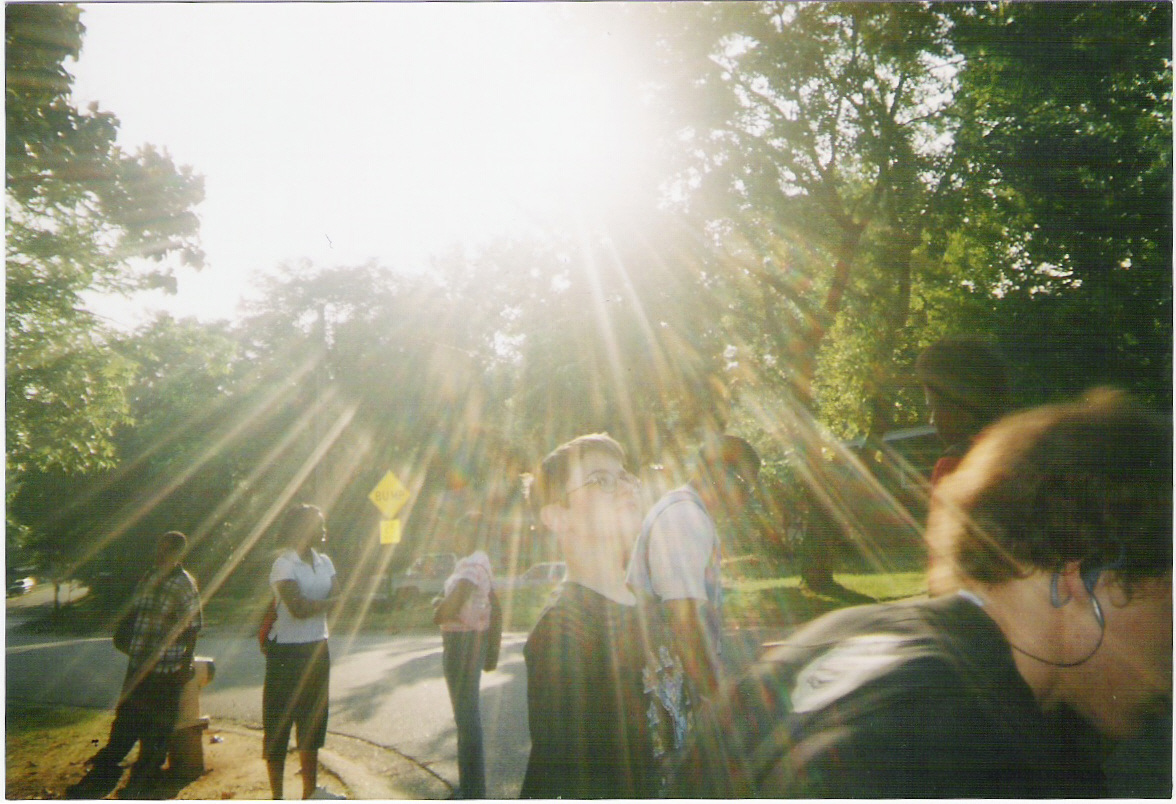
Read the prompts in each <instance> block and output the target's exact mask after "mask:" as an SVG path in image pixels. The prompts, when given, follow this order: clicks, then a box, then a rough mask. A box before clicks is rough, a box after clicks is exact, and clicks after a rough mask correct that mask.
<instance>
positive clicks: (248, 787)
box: [4, 701, 345, 800]
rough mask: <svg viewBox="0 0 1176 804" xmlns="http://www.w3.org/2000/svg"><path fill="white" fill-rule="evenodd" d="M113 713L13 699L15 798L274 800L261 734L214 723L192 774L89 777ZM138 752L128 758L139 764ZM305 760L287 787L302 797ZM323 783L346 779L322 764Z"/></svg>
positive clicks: (338, 785)
mask: <svg viewBox="0 0 1176 804" xmlns="http://www.w3.org/2000/svg"><path fill="white" fill-rule="evenodd" d="M112 717H113V716H112V714H111V713H110V712H103V711H95V710H90V709H75V708H69V707H46V706H37V705H31V704H28V705H26V704H20V703H14V702H11V701H10V702H8V706H7V710H6V712H5V725H6V733H5V746H4V758H5V782H4V794H5V798H7V799H9V800H20V799H64V798H87V799H93V798H107V799H120V798H139V799H155V800H158V799H187V800H191V799H202V800H210V799H211V800H216V799H266V798H269V797H270V791H269V781H268V779H267V778H266V771H265V763H264V762H263V761H262V759H261V732H260V731H259V730H254V729H249V728H246V727H243V726H236V725H218V724H214V726H213V727H212V728H210V729H209V730H208V731H206V732H205V733H204V735H203V738H202V741H203V751H204V767H205V772H204V774H202V775H201V776H199V777H197V778H195V779H191V780H184V779H173V778H170V777H169V775H168V774H166V773H165V775H164V778H163V779H162V780H160V781H159V782H157V783H154V784H152V785H150V786H146V787H140V788H135V789H131V788H128V787H127V780H128V776H129V772H124V773H123V774H122V776H121V777H120V778H119V779H117V780H113V781H109V780H103V782H102V783H101V784H95V783H93V782H94V780H92V779H91V780H90V782H88V783H87V785H84V786H82V787H80V788H79V787H77V785H78V784H79V782H82V781H83V780H84V779H86V778H87V773H86V767H85V762H86V760H87V759H89V758H90V757H92V756H93V755H94V752H96V751H97V750H98V749H99V748H100V747H102V746H103V745H104V744H105V743H106V738H107V736H108V734H109V732H110V724H111V720H112ZM135 750H137V749H132V751H131V754H130V755H129V756H128V758H127V764H128V765H129V763H130V762H131V761H133V759H134V756H135ZM297 774H298V760H297V758H296V757H291V758H290V761H288V762H287V763H286V783H285V788H286V790H285V792H286V795H287V797H297V796H298V795H299V794H300V793H301V791H302V781H301V779H300V778H299V777H298V775H297ZM319 783H320V784H322V785H323V786H325V787H328V788H330V789H331V790H334V791H337V792H345V791H344V787H343V784H342V782H341V781H340V780H339V779H337V778H336V777H334V776H333V775H332V774H330V773H328V772H327V771H326V770H325V769H323V768H320V769H319Z"/></svg>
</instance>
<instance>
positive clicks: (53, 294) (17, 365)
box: [4, 3, 203, 490]
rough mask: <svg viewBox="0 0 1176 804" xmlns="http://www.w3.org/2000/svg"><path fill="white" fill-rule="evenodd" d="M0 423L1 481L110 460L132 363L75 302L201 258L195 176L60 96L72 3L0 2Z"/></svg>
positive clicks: (65, 81)
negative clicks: (129, 147) (0, 411)
mask: <svg viewBox="0 0 1176 804" xmlns="http://www.w3.org/2000/svg"><path fill="white" fill-rule="evenodd" d="M4 14H5V122H6V159H5V169H6V175H5V178H6V184H5V211H6V213H7V228H6V250H5V257H6V269H7V273H6V282H5V290H6V298H5V312H6V319H5V320H6V330H5V332H6V364H5V369H6V379H7V386H6V393H5V403H6V426H7V433H8V451H7V462H6V465H7V473H8V475H7V476H8V487H9V489H10V490H11V489H14V488H18V487H19V485H20V478H21V475H22V473H23V472H25V471H28V470H30V469H33V468H37V469H62V470H65V471H69V472H80V471H87V470H91V469H94V468H99V467H104V466H110V465H112V463H113V462H114V460H115V453H114V447H113V443H112V440H111V439H112V435H113V433H114V432H115V430H116V429H117V428H118V427H119V426H120V425H123V424H125V423H127V422H128V421H129V418H128V417H129V411H128V407H127V401H126V399H125V398H124V396H123V393H122V389H123V388H124V387H125V386H126V385H127V382H128V380H129V378H130V377H131V375H132V372H133V366H132V365H131V364H130V363H128V362H127V361H126V360H124V359H122V358H120V357H119V356H118V355H116V354H114V353H113V352H112V351H111V350H110V349H109V344H110V337H111V336H110V333H109V332H108V331H107V329H106V328H105V327H104V326H103V325H102V323H101V322H100V321H99V320H98V319H97V318H96V317H95V316H94V315H93V314H91V313H89V312H88V311H87V310H86V309H85V306H84V303H83V300H82V293H83V292H85V291H100V292H131V291H133V290H135V289H137V288H142V287H168V286H172V285H174V279H173V278H172V276H171V268H170V267H169V264H168V262H167V259H168V258H169V257H170V256H173V255H174V256H176V257H178V258H179V259H180V260H182V261H183V262H185V263H186V264H190V265H196V266H199V265H200V263H201V260H202V259H203V255H202V253H201V251H200V248H199V246H198V244H197V241H196V233H197V229H198V220H197V218H196V216H195V215H194V213H193V212H192V207H193V206H194V205H196V204H197V203H199V201H200V200H201V199H202V197H203V181H202V179H201V178H199V177H198V176H195V175H194V174H193V173H192V171H191V170H190V169H188V168H177V167H176V166H175V165H174V163H173V162H172V160H171V158H170V157H169V156H168V155H167V153H166V152H161V151H158V150H156V149H155V148H153V147H151V146H145V147H143V148H141V149H140V150H139V151H137V152H136V153H135V154H126V153H124V152H123V151H122V149H121V148H119V146H117V145H116V144H115V137H116V135H117V132H118V125H119V124H118V119H117V118H116V117H115V116H114V115H113V114H111V113H109V112H103V111H99V110H98V108H97V106H96V105H93V106H91V108H90V109H89V110H88V111H86V112H81V111H79V110H77V109H76V108H74V107H73V105H72V104H71V102H70V86H71V84H72V80H73V79H72V76H71V75H70V74H69V72H68V71H67V70H66V68H65V61H66V59H68V58H76V57H77V55H78V53H79V52H80V50H81V46H82V37H83V35H84V32H85V28H84V26H83V25H82V24H81V20H80V17H81V12H80V10H79V9H78V8H77V7H76V6H72V5H50V4H39V3H37V4H20V3H12V4H9V5H6V6H5V9H4Z"/></svg>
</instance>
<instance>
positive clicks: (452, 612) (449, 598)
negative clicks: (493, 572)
mask: <svg viewBox="0 0 1176 804" xmlns="http://www.w3.org/2000/svg"><path fill="white" fill-rule="evenodd" d="M477 588H478V587H476V586H474V584H473V582H471V581H467V580H466V579H464V578H462V579H461V580H459V581H458V582H457V583H455V584H454V585H453V588H452V589H450V590H449V594H447V595H446V596H445V597H444V598H443V599H442V600H441V602H440V603H438V604H437V608H436V609H435V610H434V611H433V624H434V625H441V623H445V622H449V621H450V620H456V619H457V617H458V615H459V614H461V607H462V606H464V605H465V603H466V601H467V600H469V597H470V595H471V594H473V593H474V592H475V591H476V590H477Z"/></svg>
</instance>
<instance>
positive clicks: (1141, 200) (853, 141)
mask: <svg viewBox="0 0 1176 804" xmlns="http://www.w3.org/2000/svg"><path fill="white" fill-rule="evenodd" d="M6 21H7V23H8V25H7V30H6V38H7V44H8V49H7V56H6V58H7V64H6V68H7V77H8V89H7V93H8V95H7V99H8V105H7V117H8V120H7V123H8V131H9V137H8V174H7V177H8V191H7V195H6V203H7V208H8V211H9V224H8V246H7V249H8V250H7V257H8V275H7V289H8V295H7V302H6V304H7V312H8V318H7V337H8V352H7V379H8V388H7V405H8V414H7V416H8V420H7V427H8V434H9V457H8V477H9V500H8V503H9V504H8V520H9V522H10V524H11V525H14V526H15V527H10V533H14V534H17V535H18V536H19V538H21V539H23V540H24V541H25V542H26V543H28V544H29V545H31V546H33V547H34V548H35V549H36V550H38V551H40V553H41V555H42V556H43V558H44V559H45V561H44V563H46V564H48V563H50V562H52V563H53V564H54V566H55V567H57V568H58V569H57V570H56V571H60V572H71V573H75V574H77V573H89V574H90V576H93V577H98V575H100V573H101V572H102V571H103V569H102V568H103V566H109V564H110V557H112V556H116V555H129V554H131V553H132V552H133V551H134V550H135V549H136V545H137V544H139V543H140V542H141V539H142V538H143V537H144V536H146V535H152V534H153V533H154V532H156V531H158V530H159V529H160V528H179V529H181V530H184V531H185V532H188V533H189V535H190V536H192V537H193V542H194V543H195V551H194V561H195V563H196V565H197V566H198V567H199V568H200V572H201V575H202V585H203V586H204V587H205V588H206V589H209V590H211V591H213V592H215V591H216V589H217V588H219V586H220V584H222V583H229V582H232V580H233V573H234V572H235V571H236V570H237V569H238V568H244V569H249V568H250V567H251V566H252V567H253V569H254V570H256V569H258V567H261V565H262V564H263V563H264V551H262V550H260V548H261V546H262V545H265V544H266V543H267V542H266V539H267V538H268V536H267V534H268V526H269V524H270V522H271V521H272V519H273V518H274V516H276V514H277V513H278V512H279V511H280V510H281V508H282V507H283V506H284V505H285V504H286V503H289V502H292V501H297V500H307V501H313V502H317V503H318V504H320V505H323V506H324V507H325V508H326V509H327V510H328V514H329V519H330V529H331V531H332V532H333V533H336V534H339V537H338V538H337V539H336V540H335V542H334V543H333V545H332V551H333V552H337V553H339V554H340V557H341V558H344V559H345V560H344V561H342V562H341V563H342V564H345V565H348V566H351V567H354V568H356V570H357V573H356V577H357V578H358V580H356V581H354V589H353V591H354V592H355V593H357V594H359V593H364V592H367V591H371V589H373V588H374V586H375V585H376V584H377V583H378V578H379V577H380V576H381V575H382V574H383V573H384V572H385V571H386V570H387V569H388V568H389V567H390V566H393V565H395V564H402V563H404V562H406V560H407V559H408V558H409V557H411V554H412V552H413V551H414V550H416V549H419V548H420V547H422V546H423V545H426V544H429V543H431V540H433V539H436V538H443V536H444V533H443V531H444V522H445V520H446V517H448V516H449V515H450V514H452V513H453V512H454V511H460V510H461V509H462V508H463V507H466V506H471V505H483V506H486V507H488V508H491V509H493V510H494V511H495V512H496V513H498V514H501V516H502V517H503V521H507V520H509V521H511V522H512V523H513V524H512V525H511V526H510V527H511V528H512V529H513V531H514V532H513V542H512V545H511V547H510V548H509V550H508V553H509V555H510V556H511V559H510V560H511V562H512V565H514V564H515V563H517V562H519V561H526V560H537V559H539V558H543V557H546V556H544V555H543V553H544V551H545V550H547V549H549V546H548V545H547V544H546V543H545V542H544V541H543V537H542V536H541V535H540V534H538V533H537V532H534V531H532V530H531V529H530V523H529V521H528V520H527V519H526V517H525V514H524V513H523V511H524V506H523V501H522V495H523V485H522V483H520V482H519V481H520V475H521V474H522V473H523V472H525V471H526V470H527V469H528V468H530V467H533V466H534V465H535V463H536V461H537V460H538V459H539V458H540V457H541V456H542V455H543V454H544V453H545V452H546V451H548V450H549V449H551V448H552V447H553V446H555V445H556V444H557V443H559V442H561V441H563V440H566V439H568V438H571V437H573V436H575V435H578V434H581V433H584V432H588V431H600V430H607V431H609V432H610V433H612V434H613V435H614V436H616V437H618V438H619V439H620V440H621V441H623V442H624V443H625V444H626V445H627V448H628V449H629V451H630V456H631V458H632V463H633V464H634V466H635V467H638V468H640V469H641V471H642V472H643V474H645V475H646V476H647V478H648V479H649V480H650V481H651V485H653V486H654V487H655V488H656V487H660V486H661V485H663V484H668V483H670V482H672V481H673V479H674V478H675V476H676V475H677V470H678V469H679V468H680V467H681V466H682V465H683V464H684V463H685V462H686V461H687V460H688V459H689V456H690V454H691V452H692V451H693V449H694V448H695V447H696V446H697V444H698V443H699V442H700V440H701V439H702V438H703V437H705V436H706V435H707V434H709V433H713V432H716V431H724V430H726V431H733V432H738V433H740V434H743V435H746V436H747V437H749V438H750V439H751V440H752V441H753V443H755V444H756V446H757V447H758V448H759V449H760V451H761V453H762V454H763V455H764V456H765V457H766V458H767V459H768V470H767V472H766V473H765V475H766V478H767V484H766V485H767V486H768V487H770V489H769V490H770V493H769V494H766V495H765V499H764V500H763V503H762V505H761V506H760V510H758V511H756V512H755V516H753V517H751V518H749V525H748V527H747V528H745V530H746V531H756V532H758V533H760V534H761V535H762V536H763V539H762V540H760V541H756V540H755V538H752V539H751V540H750V541H746V542H743V544H750V545H756V546H758V548H760V549H769V546H770V545H775V547H779V546H780V544H782V536H781V534H782V533H783V532H784V531H785V530H786V529H787V528H788V527H789V524H788V523H789V522H790V521H791V520H790V517H791V515H790V513H789V508H790V507H792V508H795V509H796V510H800V509H806V510H807V509H808V508H811V507H812V506H823V507H824V509H827V510H826V513H828V514H830V515H831V516H832V517H833V518H834V520H836V521H837V522H838V523H839V526H840V527H841V528H842V529H844V530H845V531H846V532H847V533H854V534H858V536H861V534H862V533H864V532H865V531H868V530H869V529H870V527H872V525H871V523H875V524H876V523H877V522H879V521H883V520H885V521H886V522H890V523H897V524H898V525H899V526H901V527H903V528H906V529H907V531H904V533H905V532H908V531H910V529H911V528H912V527H914V525H913V524H912V523H915V521H916V520H917V512H913V510H914V508H915V507H917V501H912V499H908V498H900V499H895V497H894V495H892V494H891V493H890V492H891V491H893V489H890V490H889V491H888V490H887V489H886V488H883V484H882V483H880V481H879V480H878V478H877V477H874V474H878V476H879V477H881V474H882V473H881V472H874V473H871V472H870V471H868V470H867V468H866V464H863V463H859V462H857V458H855V457H854V455H855V454H856V453H853V454H851V453H852V450H850V449H849V448H848V447H847V445H846V443H842V442H845V441H846V440H848V439H854V438H857V437H866V436H870V437H874V438H876V437H879V436H881V435H882V434H883V433H884V432H886V431H888V430H892V429H894V428H896V427H904V426H909V425H914V424H918V423H921V422H923V421H925V416H926V410H925V403H924V400H923V398H922V394H921V392H920V389H918V387H917V385H916V384H915V383H914V381H913V379H912V376H911V366H912V365H913V362H914V359H915V356H916V355H917V353H918V352H919V351H920V350H921V349H922V348H924V347H925V346H926V345H928V344H929V343H931V342H932V341H934V340H935V339H937V338H939V337H942V336H944V335H947V334H955V333H961V332H968V333H976V334H980V335H983V336H986V337H989V338H990V339H992V340H994V341H996V342H997V344H998V345H999V346H1000V347H1001V348H1002V350H1003V351H1004V352H1005V353H1006V356H1007V357H1008V358H1009V360H1010V362H1011V363H1012V365H1013V367H1014V371H1015V374H1016V380H1017V382H1016V389H1015V390H1016V394H1017V401H1018V402H1019V403H1021V404H1030V403H1035V402H1039V401H1043V400H1046V399H1052V398H1055V397H1059V396H1064V395H1069V394H1072V393H1074V392H1076V391H1078V390H1081V389H1083V388H1085V387H1087V386H1090V385H1094V384H1097V383H1104V382H1111V383H1114V384H1117V385H1119V386H1122V387H1125V388H1126V389H1128V390H1131V391H1134V392H1136V393H1138V394H1140V395H1141V396H1143V397H1144V398H1146V399H1148V400H1150V401H1151V402H1153V403H1156V404H1157V405H1160V406H1164V405H1170V404H1171V375H1172V364H1171V354H1172V344H1171V315H1172V312H1171V299H1172V280H1171V256H1172V255H1171V224H1172V208H1171V194H1172V185H1171V178H1172V176H1171V173H1172V168H1171V66H1170V65H1171V8H1170V6H1169V5H1166V4H1159V3H1147V4H1143V3H1117V4H1102V3H1064V4H1053V3H1021V4H999V3H967V4H911V3H897V4H876V3H776V2H764V3H715V4H626V5H623V6H621V7H618V9H617V16H616V27H615V29H611V32H612V33H615V36H616V37H617V38H616V41H617V42H628V43H629V44H630V45H631V46H632V47H633V48H634V49H635V50H637V51H639V52H640V53H641V54H642V55H641V58H642V59H643V61H642V63H643V64H644V65H645V72H644V73H643V74H642V75H640V76H637V77H636V79H635V80H640V81H642V82H643V83H644V84H645V89H646V93H645V94H646V97H647V98H648V102H649V103H650V104H651V105H652V106H653V107H655V108H657V109H658V110H660V112H659V113H660V118H661V126H662V129H663V132H664V136H665V148H664V150H663V153H662V154H661V157H662V160H661V164H659V165H658V167H659V168H660V169H662V170H663V173H662V175H661V176H660V177H659V179H660V181H659V182H656V183H652V182H650V181H648V179H649V177H648V176H642V177H641V179H642V180H641V182H640V187H641V190H640V191H634V192H633V193H632V194H630V196H629V199H628V203H627V204H626V205H625V206H624V207H623V208H621V209H619V210H616V211H612V212H610V211H608V210H605V209H603V208H599V207H594V208H592V209H584V210H581V214H580V217H579V220H578V221H577V224H578V225H577V226H576V227H575V228H573V229H570V230H562V229H559V230H557V229H555V228H552V229H550V230H548V231H546V232H545V233H544V234H543V236H542V237H536V238H527V239H523V238H515V239H503V240H501V241H498V242H493V243H486V244H482V245H480V246H477V247H464V248H455V249H454V250H453V251H452V252H450V253H446V254H441V255H438V256H436V257H435V258H434V259H433V260H432V261H431V263H430V264H429V265H428V266H427V269H426V270H415V271H407V270H401V268H402V267H401V266H389V265H386V264H384V263H382V262H380V261H378V260H377V261H372V262H369V263H367V264H363V265H343V266H321V265H312V264H309V263H305V262H302V263H291V264H289V265H285V266H280V267H277V268H276V270H274V271H273V272H272V273H271V276H270V279H269V280H268V281H269V284H268V285H267V286H266V287H265V288H264V289H263V292H262V293H261V294H260V296H259V299H260V300H259V301H258V302H256V303H255V304H254V305H253V307H252V308H251V309H249V310H248V311H247V313H246V314H245V315H244V316H243V317H242V318H241V319H240V320H238V321H236V322H233V323H232V324H226V325H216V326H213V325H204V324H198V323H196V322H194V321H175V320H172V319H170V318H167V317H164V318H161V319H159V320H156V321H154V322H152V323H151V324H149V325H147V326H144V327H142V328H141V329H139V330H138V331H136V332H133V333H115V332H112V331H111V330H109V329H108V328H107V327H106V326H104V325H103V323H102V322H101V321H100V320H98V319H96V318H95V317H94V316H93V315H92V314H90V313H88V312H87V311H86V309H85V306H84V303H83V302H82V294H83V292H84V291H86V290H89V289H103V290H117V291H126V292H132V291H133V290H134V289H136V288H141V287H145V286H150V285H159V284H161V283H162V284H166V283H167V282H168V276H169V271H170V268H169V266H170V265H172V264H173V263H172V261H174V260H181V261H185V260H186V261H190V262H192V263H193V264H199V261H200V258H201V255H200V249H199V241H198V239H197V228H196V224H197V220H196V218H195V216H194V215H193V212H192V210H193V208H194V207H195V205H196V204H197V203H198V202H199V200H200V198H201V194H202V184H201V180H200V178H199V177H198V176H196V175H195V174H194V173H193V172H192V171H191V170H190V169H188V168H183V167H177V166H175V165H174V164H173V163H172V161H171V160H170V158H169V157H168V156H167V154H166V151H163V150H161V149H158V148H154V147H151V146H144V147H143V148H142V149H140V150H139V151H138V152H137V153H135V154H134V155H128V154H125V153H124V152H123V151H122V150H121V149H120V148H118V146H116V145H115V143H114V137H115V134H116V132H117V127H118V122H117V118H115V117H114V116H113V115H112V114H111V113H109V112H103V111H99V110H98V109H95V108H91V109H90V110H89V111H87V112H80V111H78V110H77V109H74V108H72V107H71V106H70V104H69V100H68V88H69V83H70V80H71V79H70V77H69V74H68V72H67V71H66V70H65V67H64V65H65V61H66V60H67V59H68V58H70V57H73V56H76V54H77V52H78V50H79V48H80V47H81V41H82V36H83V33H84V29H83V27H82V25H81V22H80V12H79V11H78V10H77V9H76V8H74V7H70V6H50V5H35V6H34V5H28V6H24V5H9V6H7V7H6ZM655 184H656V186H655ZM852 443H855V444H858V443H866V442H865V441H864V440H861V441H860V442H852ZM862 454H865V453H864V452H863V453H862ZM873 468H874V469H875V470H876V469H877V467H876V466H874V467H873ZM388 469H393V470H394V471H396V472H397V473H398V474H399V475H400V476H401V478H402V479H404V480H405V481H406V484H407V485H408V486H409V487H410V491H411V492H412V493H413V497H412V501H411V503H410V504H409V506H408V507H407V509H406V511H405V513H404V516H405V517H406V518H407V529H406V537H405V545H404V546H403V547H401V548H396V549H395V550H393V549H392V548H388V547H386V546H380V545H379V544H378V543H376V541H375V538H374V528H375V524H376V516H377V515H376V512H375V510H374V509H373V508H372V506H371V505H370V503H369V502H368V500H367V494H368V492H369V491H370V490H371V488H372V487H373V486H374V485H375V483H376V482H377V481H378V480H379V478H380V477H381V476H382V475H383V473H384V472H385V471H387V470H388ZM904 482H905V481H904ZM892 485H901V483H897V484H892ZM916 485H917V484H916ZM65 500H68V501H69V502H70V504H68V505H66V504H63V501H65ZM912 512H913V513H912ZM745 524H748V523H745ZM13 538H15V537H12V536H10V543H11V542H12V539H13ZM855 545H856V548H857V549H859V550H861V551H862V552H863V553H869V554H870V555H871V557H872V559H873V560H878V561H884V560H885V551H884V550H880V549H879V548H878V545H877V544H874V545H872V546H871V545H869V544H867V543H866V542H865V541H864V540H861V541H858V542H855ZM771 549H774V548H771ZM251 562H252V564H251ZM361 570H363V571H361Z"/></svg>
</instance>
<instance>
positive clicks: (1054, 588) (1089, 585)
mask: <svg viewBox="0 0 1176 804" xmlns="http://www.w3.org/2000/svg"><path fill="white" fill-rule="evenodd" d="M1105 569H1107V568H1106V567H1095V568H1094V569H1089V570H1087V571H1086V572H1083V573H1082V586H1083V588H1085V589H1086V594H1087V595H1089V597H1090V605H1091V607H1092V608H1093V609H1094V619H1095V620H1096V621H1098V624H1099V627H1100V628H1101V627H1102V626H1103V625H1104V623H1103V613H1102V606H1100V605H1099V603H1098V598H1097V597H1095V596H1094V587H1095V586H1097V585H1098V579H1099V578H1100V577H1101V576H1102V574H1103V570H1105ZM1061 577H1062V574H1061V573H1060V572H1055V573H1054V574H1053V577H1052V578H1050V579H1049V602H1050V604H1051V605H1052V606H1053V607H1054V608H1055V609H1060V608H1061V607H1062V606H1064V605H1066V604H1067V603H1069V602H1070V598H1066V599H1065V600H1062V594H1061V592H1059V591H1058V580H1059V579H1060V578H1061Z"/></svg>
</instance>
